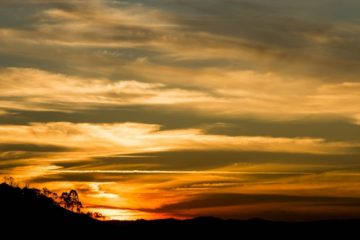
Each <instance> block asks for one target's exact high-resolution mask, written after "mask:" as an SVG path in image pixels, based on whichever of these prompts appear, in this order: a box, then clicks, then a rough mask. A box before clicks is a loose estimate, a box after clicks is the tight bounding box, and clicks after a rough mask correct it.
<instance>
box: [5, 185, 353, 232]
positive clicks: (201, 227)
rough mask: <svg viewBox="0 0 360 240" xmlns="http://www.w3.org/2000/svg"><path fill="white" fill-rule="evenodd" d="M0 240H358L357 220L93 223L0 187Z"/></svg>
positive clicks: (31, 194) (38, 196)
mask: <svg viewBox="0 0 360 240" xmlns="http://www.w3.org/2000/svg"><path fill="white" fill-rule="evenodd" d="M0 220H1V225H0V239H17V237H23V236H25V237H27V238H29V239H33V237H35V239H51V238H55V239H57V238H59V237H61V238H66V239H72V238H71V237H75V236H76V237H81V238H83V237H86V238H90V239H93V238H94V237H96V238H99V239H139V238H142V239H143V238H148V239H149V238H150V239H179V238H181V239H193V238H194V237H197V238H200V239H203V238H218V239H248V238H250V237H251V238H253V237H277V238H280V237H281V238H287V239H292V238H298V237H302V238H312V237H314V236H320V237H326V236H329V237H334V236H339V237H341V239H345V238H346V237H347V236H348V237H350V236H351V238H352V239H358V238H359V232H360V220H326V221H316V222H273V221H266V220H262V219H256V218H254V219H250V220H222V219H219V218H214V217H198V218H194V219H189V220H176V219H162V220H152V221H146V220H137V221H98V220H95V219H93V218H91V217H89V216H88V215H85V214H78V213H74V212H72V211H69V210H67V209H64V208H62V207H60V206H59V205H58V204H57V203H56V202H54V201H53V200H52V199H51V198H48V197H46V196H45V195H43V194H42V193H41V192H40V191H39V190H37V189H31V188H22V189H21V188H19V187H13V186H10V185H8V184H5V183H2V184H0Z"/></svg>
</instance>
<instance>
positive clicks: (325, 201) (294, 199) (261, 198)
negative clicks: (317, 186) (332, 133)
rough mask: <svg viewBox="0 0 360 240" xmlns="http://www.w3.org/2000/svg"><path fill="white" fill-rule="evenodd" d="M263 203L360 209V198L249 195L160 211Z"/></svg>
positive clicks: (207, 197) (201, 199) (203, 198)
mask: <svg viewBox="0 0 360 240" xmlns="http://www.w3.org/2000/svg"><path fill="white" fill-rule="evenodd" d="M262 203H303V204H305V203H308V204H312V205H327V206H338V205H345V206H349V207H360V199H359V198H346V197H345V198H342V197H317V196H288V195H256V194H254V195H248V194H203V195H200V196H198V197H195V198H194V199H192V200H189V201H185V202H179V203H175V204H169V205H165V206H162V207H161V208H160V209H159V210H160V211H165V212H169V211H174V210H186V209H196V208H209V207H221V206H234V205H237V206H239V205H252V204H254V205H256V204H262Z"/></svg>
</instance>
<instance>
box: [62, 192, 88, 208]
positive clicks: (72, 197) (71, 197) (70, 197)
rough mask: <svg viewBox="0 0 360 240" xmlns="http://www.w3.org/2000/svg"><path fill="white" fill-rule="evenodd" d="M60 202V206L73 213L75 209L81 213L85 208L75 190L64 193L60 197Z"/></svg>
mask: <svg viewBox="0 0 360 240" xmlns="http://www.w3.org/2000/svg"><path fill="white" fill-rule="evenodd" d="M60 200H61V201H60V204H61V205H63V206H64V207H65V208H66V209H69V210H71V211H74V209H75V210H76V212H78V213H80V212H81V209H82V208H83V206H82V203H81V202H80V200H79V196H78V193H77V192H76V191H75V190H73V189H72V190H70V192H63V193H62V194H61V196H60Z"/></svg>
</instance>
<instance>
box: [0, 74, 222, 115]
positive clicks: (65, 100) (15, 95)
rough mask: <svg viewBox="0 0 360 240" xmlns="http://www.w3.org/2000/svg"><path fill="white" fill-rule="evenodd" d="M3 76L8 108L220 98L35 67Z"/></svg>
mask: <svg viewBox="0 0 360 240" xmlns="http://www.w3.org/2000/svg"><path fill="white" fill-rule="evenodd" d="M0 80H1V82H0V96H1V99H0V101H1V102H2V107H3V108H5V109H24V110H57V111H65V112H66V111H72V110H74V109H82V108H85V109H86V108H91V107H96V106H101V105H105V106H106V105H107V106H122V105H136V104H144V105H147V104H153V105H162V104H177V103H193V102H208V101H212V100H213V101H217V100H216V99H214V98H212V97H211V96H209V95H207V94H206V93H203V92H199V91H196V90H187V89H180V88H167V87H166V85H164V84H161V83H145V82H139V81H133V80H124V81H110V80H105V79H84V78H78V77H72V76H66V75H61V74H54V73H49V72H45V71H40V70H36V69H23V68H5V69H1V70H0ZM74 103H76V104H74Z"/></svg>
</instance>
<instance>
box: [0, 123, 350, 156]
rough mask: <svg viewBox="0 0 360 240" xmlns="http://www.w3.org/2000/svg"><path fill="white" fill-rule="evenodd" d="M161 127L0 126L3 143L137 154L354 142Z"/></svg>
mask: <svg viewBox="0 0 360 240" xmlns="http://www.w3.org/2000/svg"><path fill="white" fill-rule="evenodd" d="M160 127H161V126H159V125H155V124H141V123H116V124H87V123H82V124H74V123H67V122H58V123H33V124H31V125H29V126H17V125H14V126H11V125H8V126H0V133H1V134H0V135H1V137H0V142H2V143H9V142H11V143H16V144H18V143H22V142H23V141H24V139H26V141H27V143H28V144H47V143H48V142H51V143H52V144H54V145H57V146H64V147H74V148H82V149H84V150H85V152H94V153H96V152H98V153H101V152H104V153H106V152H108V153H113V154H114V153H119V154H120V153H122V154H125V153H136V152H149V151H150V152H152V151H168V150H181V149H198V150H208V149H224V150H225V149H227V150H237V151H268V152H307V153H318V154H324V153H345V152H347V151H349V149H351V148H352V147H355V146H357V145H356V144H355V145H354V144H351V143H341V142H326V141H324V140H323V139H311V138H272V137H261V136H258V137H246V136H225V135H209V134H206V133H204V132H202V130H201V129H179V130H166V131H165V130H160ZM85 152H84V153H85Z"/></svg>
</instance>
